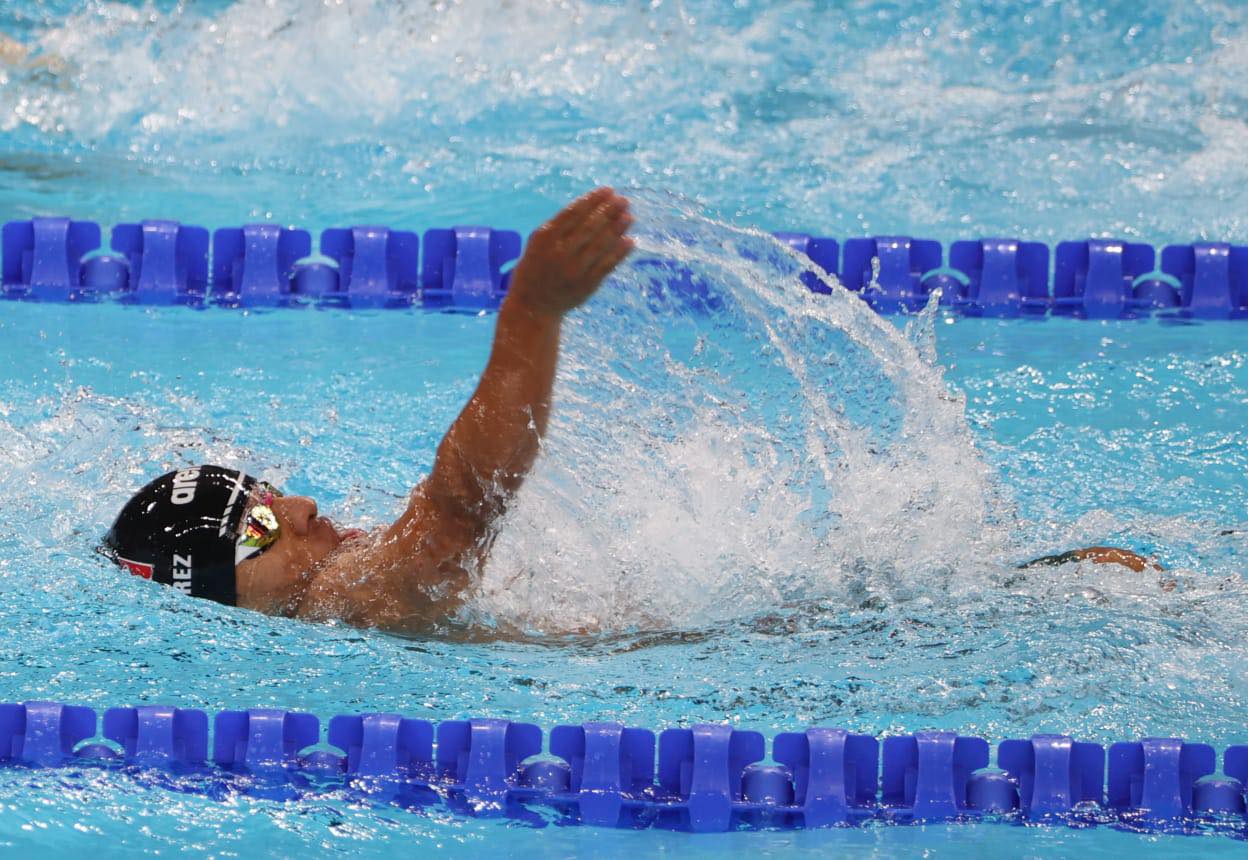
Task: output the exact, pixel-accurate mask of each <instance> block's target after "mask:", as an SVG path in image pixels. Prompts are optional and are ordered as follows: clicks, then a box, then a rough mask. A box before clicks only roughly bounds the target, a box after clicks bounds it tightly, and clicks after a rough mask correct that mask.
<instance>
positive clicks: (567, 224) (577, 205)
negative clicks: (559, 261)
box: [546, 185, 615, 240]
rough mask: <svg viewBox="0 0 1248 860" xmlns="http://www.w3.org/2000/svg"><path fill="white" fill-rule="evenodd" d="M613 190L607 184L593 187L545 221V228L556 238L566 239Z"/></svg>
mask: <svg viewBox="0 0 1248 860" xmlns="http://www.w3.org/2000/svg"><path fill="white" fill-rule="evenodd" d="M614 193H615V192H614V191H612V190H611V189H610V188H608V187H607V186H605V185H604V186H602V187H601V188H595V189H594V190H593V191H590V192H589V193H588V194H582V195H581V196H580V197H578V198H576V199H575V200H573V201H572V202H571V203H569V204H568V205H567V206H565V207H564V208H563V211H561V212H560V213H559V214H558V215H556V216H555V217H554V218H552V219H550V221H549V222H547V224H546V227H547V229H548V230H549V231H550V232H551V233H552V234H553V235H554V237H555V238H556V239H559V240H563V239H566V238H567V237H568V236H569V235H570V234H571V233H572V232H574V231H575V230H576V229H577V228H578V227H580V225H581V223H582V222H583V221H584V220H585V219H586V217H587V216H589V215H590V213H592V212H593V211H594V209H595V208H597V207H598V206H599V205H601V204H602V203H603V201H605V200H608V199H610V197H611V195H612V194H614Z"/></svg>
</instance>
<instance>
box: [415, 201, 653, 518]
mask: <svg viewBox="0 0 1248 860" xmlns="http://www.w3.org/2000/svg"><path fill="white" fill-rule="evenodd" d="M630 223H631V216H630V215H629V213H628V202H627V201H626V200H625V199H624V198H622V197H620V196H618V195H616V194H614V193H613V192H612V191H611V189H609V188H599V189H598V190H596V191H593V192H591V193H590V194H587V195H586V196H584V197H582V198H580V199H579V200H577V201H576V202H575V203H573V204H572V205H571V206H569V207H568V208H567V209H565V210H563V212H561V213H560V214H559V215H558V216H556V217H555V218H554V220H552V221H550V222H549V223H547V224H546V225H544V226H543V227H541V228H540V229H539V230H537V232H535V233H534V234H533V236H532V238H530V240H529V244H528V247H527V248H526V250H525V252H524V256H523V257H522V258H521V260H520V262H519V264H518V265H517V266H516V270H515V272H514V274H513V276H512V282H511V289H510V291H509V292H508V295H507V298H506V299H505V300H504V301H503V305H502V307H501V308H500V309H499V313H498V328H497V330H496V332H495V334H494V348H493V350H492V351H491V353H490V360H489V363H488V364H487V365H486V368H485V372H484V373H483V374H482V375H481V381H480V382H479V383H478V384H477V390H476V391H475V392H474V393H473V395H472V398H471V399H470V400H469V401H468V405H467V406H465V407H464V409H463V411H462V412H461V413H460V414H459V418H457V419H456V420H455V423H454V424H452V425H451V429H450V430H449V431H448V432H447V434H446V436H445V438H443V440H442V444H441V445H439V446H438V455H437V460H436V461H435V463H434V467H433V473H432V474H431V475H430V476H429V479H428V480H427V481H426V483H425V486H424V494H425V496H426V497H427V498H428V500H429V502H430V503H431V504H432V505H433V506H434V508H435V509H436V511H438V512H439V513H442V514H445V515H447V516H448V517H450V518H452V519H454V520H455V521H456V522H460V523H462V524H464V525H465V526H467V527H468V531H470V532H471V535H466V536H465V537H467V538H469V539H475V538H479V537H480V536H481V535H482V534H483V532H484V530H485V529H487V528H488V527H489V525H490V523H492V522H493V521H494V520H495V519H496V518H497V517H498V516H499V515H500V514H501V513H502V512H503V510H504V508H505V506H506V504H507V501H508V500H509V499H510V498H511V496H512V495H513V494H514V493H515V491H516V490H517V489H518V488H519V486H520V484H521V482H522V481H523V480H524V476H525V475H526V474H528V471H529V469H530V468H531V467H532V465H533V460H534V459H535V458H536V456H537V450H538V444H539V442H540V440H541V437H542V435H543V434H545V432H546V424H547V420H548V419H549V416H550V392H551V387H552V385H553V384H554V380H555V365H556V362H557V361H558V357H559V333H560V328H561V327H562V324H563V317H564V315H565V314H566V313H568V312H569V311H571V310H572V309H573V308H575V307H577V306H578V305H580V304H581V303H583V302H584V301H585V300H586V299H588V298H589V297H590V296H591V295H593V293H594V291H595V290H597V289H598V286H599V284H601V283H602V280H603V278H605V277H606V275H607V273H608V272H610V271H611V270H612V269H614V268H615V267H616V265H618V264H619V262H620V261H621V260H622V259H624V257H625V256H626V255H627V254H628V252H629V250H631V248H632V241H631V240H630V239H628V238H627V237H626V236H625V235H624V233H625V231H626V230H627V229H628V226H629V224H630Z"/></svg>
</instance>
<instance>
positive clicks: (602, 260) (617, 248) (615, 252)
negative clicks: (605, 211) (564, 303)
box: [585, 236, 633, 286]
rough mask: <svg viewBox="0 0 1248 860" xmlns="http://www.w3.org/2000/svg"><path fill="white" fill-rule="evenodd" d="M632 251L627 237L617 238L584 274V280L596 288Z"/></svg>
mask: <svg viewBox="0 0 1248 860" xmlns="http://www.w3.org/2000/svg"><path fill="white" fill-rule="evenodd" d="M632 250H633V240H632V239H630V238H628V237H627V236H619V237H617V238H616V239H615V244H614V245H613V246H612V247H611V249H610V250H609V251H608V252H607V253H606V254H604V255H603V256H601V257H599V258H598V260H597V261H596V262H594V264H593V265H591V266H590V267H589V269H588V270H587V271H586V272H585V278H586V280H588V281H589V282H590V283H591V284H593V285H595V286H597V285H598V284H599V283H600V282H601V281H602V279H603V278H605V277H606V276H607V275H609V274H611V270H612V269H614V268H615V267H616V266H618V265H619V264H620V263H622V262H623V261H624V258H625V257H627V256H628V255H629V254H630V253H631V252H632Z"/></svg>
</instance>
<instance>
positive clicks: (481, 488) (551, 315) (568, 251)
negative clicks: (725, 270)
mask: <svg viewBox="0 0 1248 860" xmlns="http://www.w3.org/2000/svg"><path fill="white" fill-rule="evenodd" d="M632 220H633V219H632V216H631V215H630V213H629V206H628V201H627V200H626V199H625V198H623V197H621V196H620V195H618V194H616V193H615V192H614V191H612V190H611V189H610V188H599V189H597V190H595V191H592V192H590V193H589V194H587V195H585V196H584V197H581V198H580V199H578V200H576V201H575V202H573V203H572V204H571V205H569V206H568V207H567V208H565V209H564V210H563V211H562V212H560V213H559V214H558V215H556V216H555V218H554V219H552V220H551V221H550V222H548V223H547V224H545V225H543V226H542V227H541V228H539V229H538V230H537V231H536V232H535V233H534V234H533V236H532V237H531V238H530V240H529V242H528V245H527V246H526V247H525V250H524V254H523V256H522V257H521V259H520V262H519V263H518V264H517V266H516V268H515V272H514V275H513V277H512V282H511V288H510V290H509V291H508V294H507V297H506V299H504V301H503V304H502V306H501V307H500V309H499V312H498V325H497V329H496V331H495V335H494V344H493V350H492V352H491V355H490V359H489V362H488V364H487V366H486V368H485V371H484V373H483V374H482V376H481V380H480V382H479V384H478V386H477V389H476V391H475V392H474V393H473V395H472V397H471V398H470V399H469V401H468V404H467V405H466V406H465V407H464V409H463V411H462V412H461V413H460V415H459V417H458V418H457V419H456V420H455V422H454V423H453V424H452V425H451V428H450V430H448V431H447V434H446V436H445V437H444V438H443V440H442V442H441V444H440V445H439V446H438V451H437V456H436V458H435V460H434V465H433V470H432V472H431V473H430V475H429V476H428V477H427V478H426V479H425V480H424V481H423V482H422V483H420V484H419V485H418V486H416V487H415V489H413V490H412V492H411V496H410V500H409V503H408V505H407V509H406V510H405V511H404V512H403V514H402V516H400V517H399V518H398V520H396V521H395V522H394V523H393V524H392V525H391V526H389V527H388V528H386V529H384V530H381V531H379V532H378V533H376V534H374V535H371V536H370V535H366V534H365V533H364V532H362V531H360V530H358V529H346V530H340V529H338V528H337V527H336V526H335V525H334V524H333V523H331V522H330V521H329V520H328V519H326V518H325V517H322V516H319V512H318V510H317V506H316V502H314V501H313V500H312V499H309V498H305V497H302V496H287V495H282V494H281V493H280V492H279V491H278V490H277V489H276V488H274V487H272V486H270V485H269V484H266V483H264V482H263V481H260V480H257V479H256V478H253V477H251V476H249V475H245V474H243V473H241V472H238V471H235V470H233V469H225V468H220V467H217V466H208V465H205V466H198V467H193V468H187V469H182V470H179V471H176V472H170V473H168V474H166V475H163V476H161V477H159V478H157V479H155V480H154V481H152V482H151V483H149V484H148V485H147V486H145V487H143V488H142V489H141V490H139V491H138V493H136V494H135V496H134V497H133V498H132V499H131V500H130V501H129V502H127V504H126V505H125V507H124V508H123V509H122V511H121V513H120V514H119V515H118V517H117V520H116V522H115V523H114V524H113V526H112V528H111V529H110V530H109V532H108V534H107V535H106V536H105V539H104V543H103V545H102V546H101V547H100V550H101V552H102V553H104V554H105V555H107V556H108V557H109V558H110V559H111V560H112V561H114V562H115V563H116V564H118V565H119V566H121V567H122V568H123V569H126V570H129V571H130V572H131V573H133V574H137V575H139V576H142V577H144V578H145V579H154V580H156V581H157V582H160V583H163V584H166V585H171V586H173V587H175V588H177V589H178V590H180V591H182V592H183V593H184V594H187V595H189V596H191V597H201V598H206V599H209V600H214V601H217V602H218V603H223V604H227V605H230V606H240V607H243V608H245V609H252V610H256V611H259V612H264V613H267V614H270V615H283V616H289V617H297V618H305V619H314V620H332V619H337V620H340V621H343V622H346V623H348V624H352V625H356V626H360V627H372V628H378V629H381V630H386V631H389V632H394V633H400V634H409V635H410V634H418V633H426V632H430V631H437V630H439V629H446V627H447V626H448V625H449V624H450V620H451V618H452V617H453V615H454V613H455V611H456V609H457V608H458V607H459V605H460V602H461V600H462V598H463V595H464V593H465V591H466V590H467V588H468V586H469V584H470V580H471V577H472V573H473V572H474V571H476V570H478V569H479V568H480V567H481V565H482V564H483V563H484V562H485V559H486V557H487V556H488V554H489V549H490V545H491V542H492V528H493V526H494V524H495V523H496V522H497V520H498V518H499V517H500V516H501V515H502V514H503V512H504V511H505V510H506V507H507V504H508V502H509V501H510V500H511V499H512V497H513V496H514V495H515V493H516V490H517V489H518V488H519V487H520V485H521V483H522V482H523V480H524V477H525V475H526V474H527V473H528V472H529V469H530V468H531V467H532V465H533V462H534V460H535V459H536V456H537V452H538V447H539V443H540V440H541V437H542V435H543V434H544V433H545V430H546V424H547V419H548V416H549V413H550V408H551V390H552V386H553V383H554V377H555V367H556V364H557V361H558V354H559V333H560V327H561V324H562V320H563V318H564V316H565V315H566V314H568V313H569V312H571V311H572V310H574V309H575V308H576V307H578V306H579V305H581V304H582V303H583V302H585V301H586V300H587V299H589V297H590V296H592V295H593V294H594V292H595V291H596V290H597V289H598V287H599V286H600V285H601V284H602V282H603V280H604V279H605V278H606V276H607V275H608V274H610V272H611V271H612V270H613V269H615V267H616V266H618V265H619V264H620V262H621V261H623V260H624V258H625V257H627V256H628V254H629V252H630V251H631V250H632V248H633V242H632V240H631V239H630V238H629V237H628V236H627V233H628V229H629V227H630V225H631V224H632ZM1079 561H1092V562H1095V563H1097V564H1118V565H1122V566H1125V567H1128V568H1130V569H1131V570H1134V571H1137V572H1140V571H1143V570H1145V569H1146V567H1148V566H1150V565H1153V563H1152V562H1150V561H1148V560H1147V559H1144V558H1143V557H1141V556H1139V555H1136V554H1135V553H1132V552H1129V551H1127V550H1120V549H1114V548H1112V547H1089V548H1087V549H1081V550H1074V551H1072V552H1069V553H1063V554H1061V555H1055V556H1047V557H1045V558H1041V559H1036V560H1034V561H1031V562H1028V563H1027V564H1025V565H1022V567H1035V566H1045V565H1058V564H1065V563H1067V562H1079Z"/></svg>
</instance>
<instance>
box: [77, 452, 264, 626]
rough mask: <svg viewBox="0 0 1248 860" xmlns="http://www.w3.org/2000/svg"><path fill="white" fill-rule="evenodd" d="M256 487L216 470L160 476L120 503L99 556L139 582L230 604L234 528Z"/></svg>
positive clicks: (232, 473) (234, 595)
mask: <svg viewBox="0 0 1248 860" xmlns="http://www.w3.org/2000/svg"><path fill="white" fill-rule="evenodd" d="M255 484H256V480H255V479H254V478H251V477H249V476H247V475H244V474H243V473H242V472H239V471H236V470H234V469H223V468H221V467H220V466H197V467H194V468H190V469H182V470H180V471H177V472H169V473H168V474H165V475H161V476H160V477H159V478H157V479H156V480H154V481H152V482H151V483H150V484H148V485H147V486H146V487H144V488H143V489H141V490H139V491H138V492H137V493H135V494H134V498H132V499H131V500H130V501H128V502H126V506H125V507H124V508H122V509H121V513H120V514H118V515H117V522H115V523H113V527H112V528H111V529H109V531H108V534H107V535H105V536H104V543H103V545H102V546H101V547H100V551H101V552H103V553H104V554H105V555H107V556H108V557H109V558H111V559H112V560H113V561H114V562H116V563H117V564H119V565H121V566H122V567H124V568H126V569H127V570H129V571H130V572H131V573H133V574H135V575H137V576H141V577H143V578H144V579H154V580H156V581H157V582H160V583H163V584H165V585H172V586H173V587H174V588H176V589H178V590H179V591H181V592H182V593H183V594H189V595H190V596H192V597H206V598H208V599H209V600H215V601H217V602H218V603H224V604H226V605H228V606H233V605H234V604H235V602H236V601H237V599H238V592H237V590H236V589H235V584H234V564H235V551H236V550H235V547H236V544H237V542H238V526H239V522H240V521H241V520H242V518H243V514H244V512H245V509H246V507H247V500H248V497H249V496H250V495H251V490H252V487H254V486H255Z"/></svg>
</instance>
